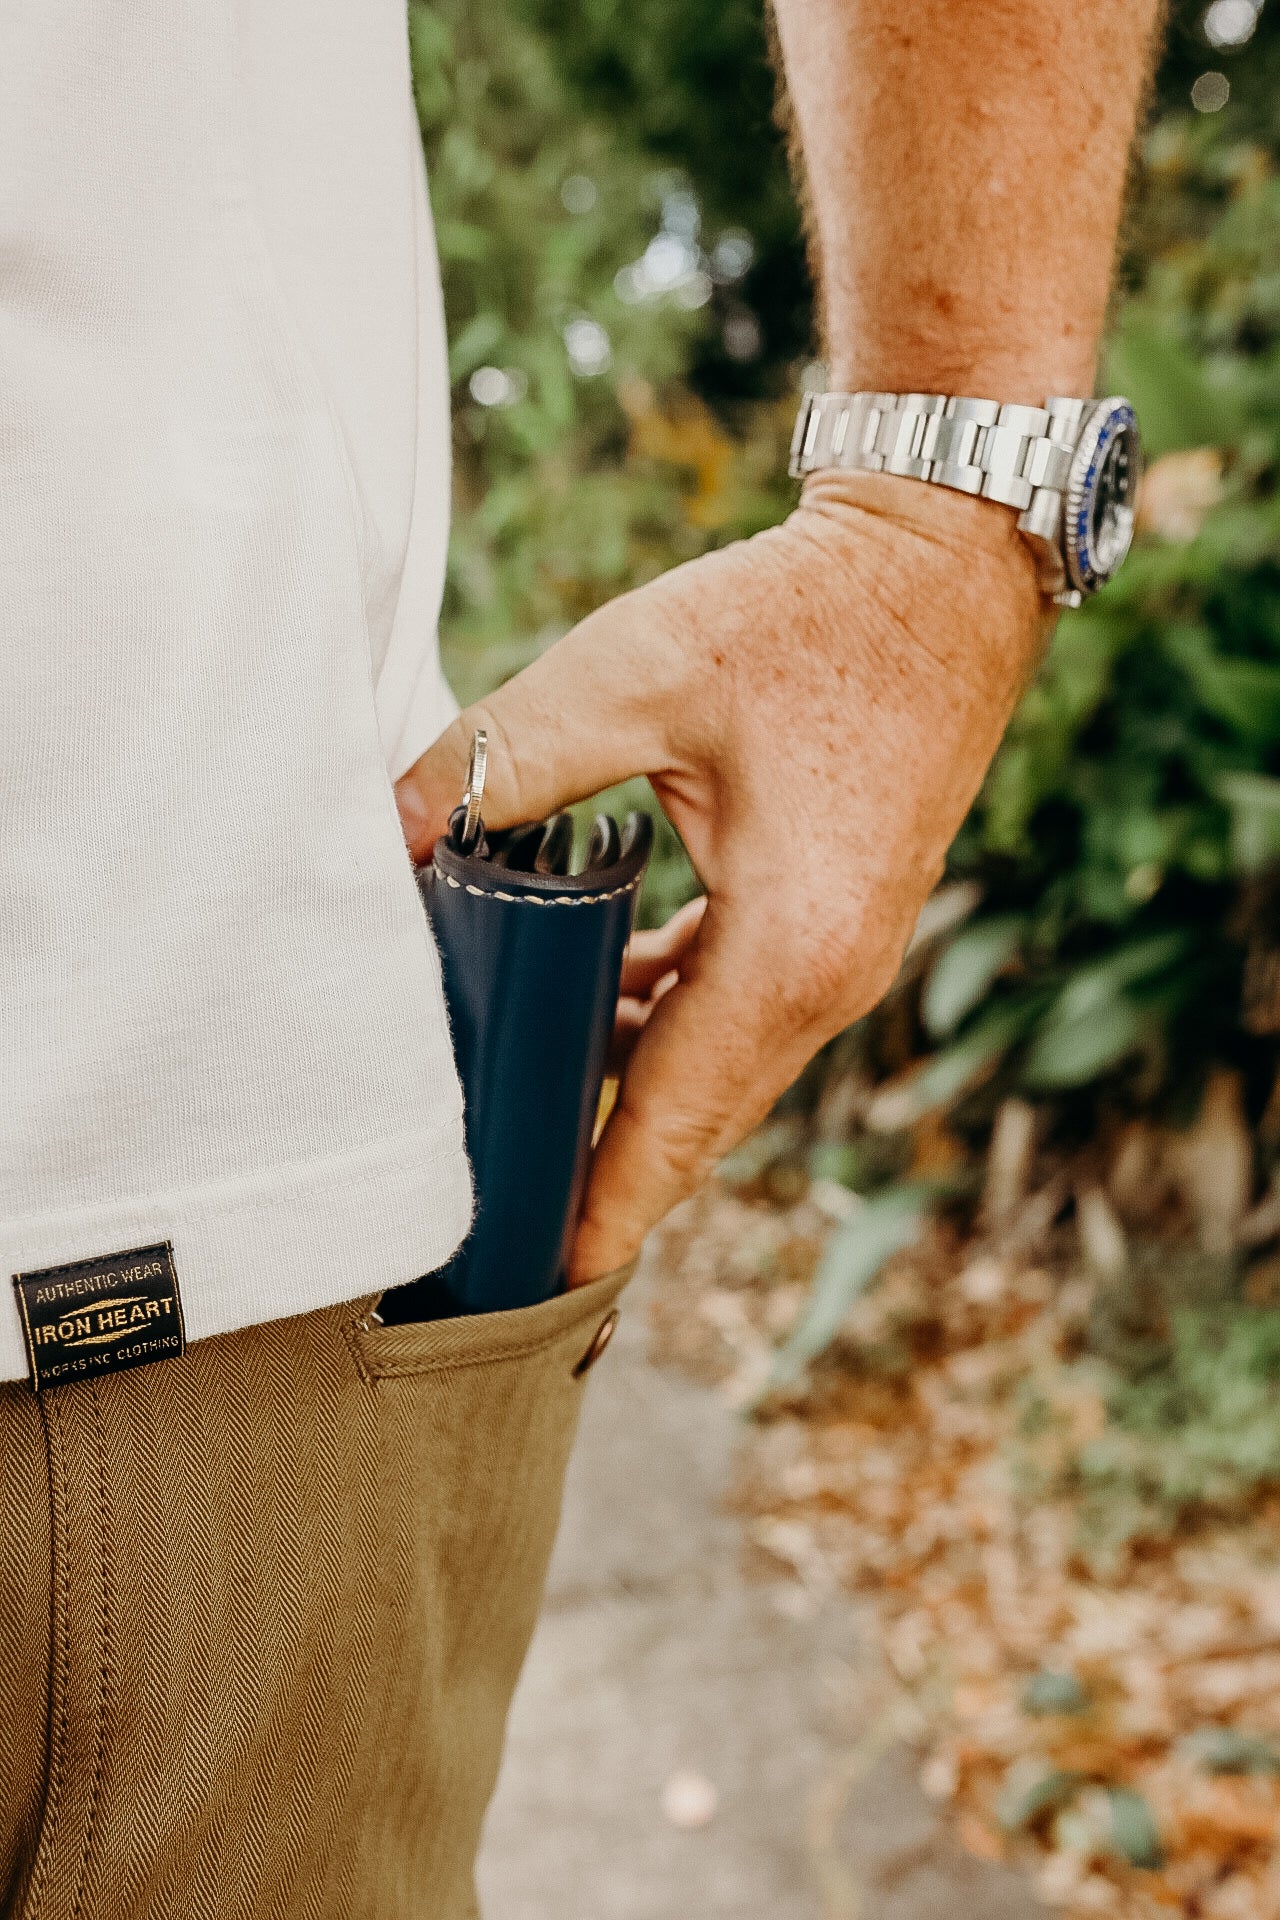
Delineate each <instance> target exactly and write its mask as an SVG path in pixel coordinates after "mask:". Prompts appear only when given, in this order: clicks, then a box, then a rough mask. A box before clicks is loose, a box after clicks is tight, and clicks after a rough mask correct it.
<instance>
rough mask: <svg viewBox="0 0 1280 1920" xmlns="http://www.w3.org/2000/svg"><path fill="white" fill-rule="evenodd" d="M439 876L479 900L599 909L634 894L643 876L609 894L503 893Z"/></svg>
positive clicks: (523, 904)
mask: <svg viewBox="0 0 1280 1920" xmlns="http://www.w3.org/2000/svg"><path fill="white" fill-rule="evenodd" d="M436 872H437V874H439V877H440V879H442V880H443V881H444V882H445V883H446V885H448V886H451V887H452V888H453V889H454V891H455V892H457V893H471V894H474V895H475V897H476V899H477V900H505V901H507V902H509V903H510V904H512V905H514V906H520V907H598V906H599V905H600V903H601V902H602V901H604V900H617V899H618V898H619V897H620V896H621V895H622V894H624V893H634V892H635V890H636V888H637V887H638V886H639V885H640V880H641V877H642V876H641V875H639V874H637V875H636V877H635V879H634V880H628V882H627V884H626V886H625V887H614V888H613V889H612V891H611V892H609V893H553V894H540V893H503V892H501V891H500V890H499V889H498V888H497V887H473V886H472V884H471V882H470V881H469V880H467V881H462V880H455V879H454V877H453V875H452V874H451V873H441V872H440V869H439V867H437V868H436Z"/></svg>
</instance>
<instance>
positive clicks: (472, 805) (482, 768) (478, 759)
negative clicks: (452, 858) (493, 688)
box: [457, 727, 489, 853]
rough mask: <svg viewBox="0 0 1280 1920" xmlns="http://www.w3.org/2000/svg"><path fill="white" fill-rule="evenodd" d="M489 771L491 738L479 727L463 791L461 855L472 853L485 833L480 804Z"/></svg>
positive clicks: (460, 831) (472, 740)
mask: <svg viewBox="0 0 1280 1920" xmlns="http://www.w3.org/2000/svg"><path fill="white" fill-rule="evenodd" d="M488 770H489V736H488V734H487V733H486V732H485V731H484V729H483V727H477V728H476V730H475V732H474V734H473V735H472V736H471V758H470V760H469V761H468V762H467V784H466V787H465V789H464V791H463V795H462V801H461V807H460V811H461V813H462V825H461V826H460V827H459V829H458V835H457V845H458V851H459V853H470V852H471V850H472V848H473V847H475V845H476V844H477V842H478V841H479V839H480V835H481V834H482V833H483V832H484V822H483V821H482V820H481V818H480V802H481V801H482V800H483V799H484V779H485V774H486V773H487V772H488Z"/></svg>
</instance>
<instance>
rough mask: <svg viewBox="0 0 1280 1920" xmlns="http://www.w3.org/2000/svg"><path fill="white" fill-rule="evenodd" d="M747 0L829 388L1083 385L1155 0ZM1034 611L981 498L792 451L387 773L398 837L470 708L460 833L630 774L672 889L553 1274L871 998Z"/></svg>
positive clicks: (891, 962)
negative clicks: (684, 548) (816, 278)
mask: <svg viewBox="0 0 1280 1920" xmlns="http://www.w3.org/2000/svg"><path fill="white" fill-rule="evenodd" d="M775 7H776V16H777V29H778V38H779V41H780V45H781V50H782V55H783V60H784V64H785V69H786V82H787V88H788V92H789V96H790V105H789V112H790V116H791V120H792V127H793V133H794V135H795V137H796V140H797V143H798V145H799V146H800V147H802V148H803V167H804V174H805V181H806V192H807V201H808V206H807V215H808V224H809V229H810V232H811V235H812V239H813V244H814V248H815V253H816V256H817V261H818V265H819V270H820V277H821V285H822V294H823V299H822V304H823V312H824V321H825V328H826V335H827V340H826V349H827V357H828V361H829V363H830V366H831V370H832V384H833V385H834V386H837V387H845V388H850V389H857V388H885V389H889V390H890V391H921V392H933V393H962V394H976V395H982V396H989V397H992V398H995V399H1000V400H1014V401H1027V402H1031V403H1033V404H1035V403H1039V402H1040V401H1042V400H1043V399H1044V398H1045V396H1046V395H1048V394H1052V393H1068V394H1069V393H1088V392H1090V391H1092V383H1093V375H1094V358H1095V355H1096V352H1097V345H1098V336H1099V332H1100V330H1101V326H1102V321H1103V316H1104V313H1105V310H1106V304H1107V297H1108V292H1109V287H1110V277H1111V260H1112V252H1113V248H1114V243H1115V232H1116V227H1117V224H1118V220H1119V213H1120V202H1121V195H1122V192H1123V185H1124V176H1125V169H1126V162H1127V157H1128V151H1129V147H1130V144H1131V141H1132V137H1133V129H1134V123H1135V118H1136V115H1137V111H1138V104H1139V100H1140V97H1141V95H1142V92H1143V88H1144V86H1145V84H1146V78H1147V74H1148V71H1149V65H1150V57H1151V45H1150V43H1151V40H1152V36H1153V32H1154V27H1155V18H1156V4H1155V0H1072V4H1071V5H1070V6H1066V5H1063V4H1062V0H965V4H964V5H956V4H951V5H941V4H939V0H895V4H892V5H891V4H889V0H878V3H877V4H875V5H873V4H871V0H775ZM996 180H998V181H999V183H1000V191H999V192H998V193H997V192H995V191H994V190H993V188H992V182H993V181H996ZM1046 632H1047V611H1046V608H1045V606H1044V604H1043V603H1042V601H1041V599H1040V596H1039V593H1038V590H1037V587H1036V582H1035V577H1034V569H1033V566H1032V561H1031V556H1030V553H1029V550H1028V548H1027V547H1026V545H1025V543H1024V542H1023V541H1022V539H1021V538H1020V536H1019V535H1018V533H1017V531H1016V527H1015V524H1014V516H1013V514H1012V513H1010V512H1009V511H1008V510H1006V509H1002V508H999V507H997V506H994V505H992V504H991V503H989V502H986V501H981V500H972V499H969V498H967V497H966V496H963V495H960V494H954V493H949V492H946V491H945V490H943V489H940V488H928V487H923V486H920V485H918V484H916V483H913V482H911V481H906V480H898V479H894V478H892V477H890V476H887V475H881V474H844V475H835V474H817V475H814V476H812V477H811V478H810V479H809V480H808V481H807V482H806V485H805V488H804V493H803V497H802V500H801V502H800V504H799V506H798V507H797V509H796V511H795V512H794V513H793V514H792V515H791V516H790V518H789V519H788V520H787V521H786V522H784V524H783V525H782V526H780V527H775V528H772V529H771V530H770V531H768V532H766V533H761V534H758V535H756V536H755V538H754V539H751V540H747V541H743V542H741V543H739V544H738V545H736V546H732V547H727V548H725V549H723V550H721V551H719V552H716V553H711V554H708V555H707V556H705V557H704V558H703V559H701V560H697V561H693V562H691V563H690V564H688V565H687V566H683V567H678V568H676V569H674V570H673V571H672V572H671V573H669V574H667V575H665V576H664V577H663V578H662V579H660V580H656V581H654V582H652V583H651V584H650V585H648V586H645V587H643V588H641V589H639V590H638V591H637V592H635V593H631V594H626V595H624V596H622V597H621V598H620V599H618V600H616V601H614V602H613V603H612V604H611V605H609V606H607V607H604V608H602V609H601V610H600V611H599V612H597V613H593V614H592V615H590V616H589V618H588V619H586V620H584V621H583V622H581V624H580V625H579V626H577V627H575V628H574V630H573V631H572V632H571V633H569V634H567V635H566V636H565V638H564V639H563V640H561V641H560V642H559V643H558V644H557V645H556V646H554V647H552V648H551V649H550V650H549V651H548V652H547V653H545V654H544V655H543V656H542V657H541V658H540V659H539V660H537V661H536V662H535V663H534V664H533V665H532V666H530V667H529V668H527V669H526V670H525V672H524V673H522V674H519V675H518V676H517V677H516V678H515V679H513V680H511V681H509V682H508V683H507V684H506V685H505V686H503V687H502V688H500V689H499V690H498V691H497V692H496V693H495V694H493V695H492V697H491V698H490V699H489V700H487V701H485V702H483V703H482V704H481V705H480V706H477V707H474V708H472V709H470V710H469V711H468V712H466V713H464V714H463V715H462V716H461V717H460V718H459V720H457V721H456V722H455V723H454V725H453V726H452V727H451V728H450V729H449V730H448V732H447V733H446V734H444V736H443V737H442V738H441V740H440V741H439V742H437V744H436V746H434V747H433V748H432V749H431V751H430V752H429V753H427V754H426V755H424V756H423V758H422V759H421V760H420V761H419V762H418V763H417V765H416V766H415V767H414V768H412V769H411V770H410V772H409V773H408V774H407V775H406V776H405V777H404V779H403V780H402V781H401V782H400V784H399V787H398V789H397V797H398V799H399V802H400V808H401V815H402V818H403V821H404V825H405V833H406V837H407V839H408V841H409V844H410V847H411V848H412V850H413V851H414V852H415V854H418V855H422V854H424V853H425V852H426V851H427V849H428V848H429V847H430V844H431V841H432V839H433V838H434V837H435V835H436V834H437V833H439V832H441V831H443V829H444V825H445V822H446V820H447V817H448V814H449V811H450V809H451V808H452V807H453V806H454V805H455V803H456V801H457V798H458V794H459V793H460V791H461V789H462V785H463V780H464V776H465V769H466V762H467V755H468V751H469V747H470V742H471V736H472V733H473V731H474V729H475V727H477V726H483V727H485V728H487V730H488V733H489V782H488V787H487V791H486V804H485V816H486V819H488V820H489V822H490V824H491V825H492V826H494V827H503V826H508V825H511V824H514V823H515V822H517V821H519V820H526V819H532V818H535V817H537V816H539V815H543V814H546V813H549V812H552V811H553V810H555V809H556V808H557V807H559V806H562V805H564V804H566V803H567V802H569V801H572V800H576V799H580V798H583V797H585V796H587V795H589V794H592V793H596V792H599V791H600V789H601V788H603V787H606V786H609V785H611V784H612V783H613V782H615V781H617V780H621V779H623V778H625V777H627V776H629V775H631V774H635V773H646V774H648V776H649V778H650V780H651V782H652V784H653V787H654V791H655V792H656V794H657V796H658V799H659V800H660V801H661V803H662V805H663V807H664V808H665V810H666V812H667V813H668V815H669V816H670V818H671V820H672V821H673V823H674V825H675V826H676V828H677V830H678V831H679V833H680V834H681V836H682V838H683V840H684V842H685V845H686V846H687V847H688V849H689V853H690V857H691V858H692V860H693V863H694V865H695V867H696V868H697V871H698V874H699V877H700V878H701V880H702V882H703V885H704V887H705V888H706V895H707V898H706V904H705V908H702V907H693V908H690V909H686V910H685V911H684V912H683V913H681V914H680V915H678V916H677V917H676V919H675V921H673V922H672V924H671V926H670V927H669V928H668V929H666V930H664V931H662V932H660V933H657V934H650V935H644V936H638V937H637V939H636V941H635V942H633V951H632V955H631V958H630V960H629V963H628V969H627V972H626V974H625V975H624V981H623V1002H622V1006H621V1008H620V1015H619V1046H620V1049H622V1050H623V1051H626V1050H629V1060H628V1063H627V1066H626V1071H625V1073H624V1076H623V1080H622V1087H621V1091H620V1095H619V1098H618V1102H617V1104H616V1106H615V1108H614V1111H613V1114H612V1117H611V1119H610V1121H609V1124H608V1126H607V1128H606V1130H605V1133H604V1135H603V1137H602V1140H601V1143H600V1146H599V1148H598V1149H597V1154H596V1161H595V1167H594V1170H593V1175H592V1181H591V1187H590V1191H589V1194H588V1200H587V1210H586V1214H585V1217H584V1220H583V1224H582V1228H581V1231H580V1234H579V1238H578V1244H577V1247H576V1249H575V1253H574V1263H573V1275H572V1277H573V1279H574V1280H575V1281H581V1280H585V1279H589V1278H590V1277H591V1276H592V1275H593V1274H597V1273H603V1272H606V1271H608V1270H609V1269H610V1268H612V1267H617V1266H619V1265H621V1264H622V1262H623V1261H624V1260H626V1259H627V1258H628V1257H629V1256H630V1254H631V1253H632V1252H633V1251H634V1249H635V1248H636V1247H637V1246H638V1244H639V1242H640V1240H641V1238H642V1236H643V1234H644V1233H645V1232H646V1231H647V1229H648V1228H649V1227H650V1226H651V1225H652V1224H653V1223H654V1221H656V1220H657V1219H659V1218H660V1217H661V1215H662V1214H663V1213H665V1212H666V1211H667V1209H668V1208H669V1207H670V1206H672V1205H673V1204H674V1203H675V1202H676V1201H677V1200H679V1199H681V1198H682V1197H683V1196H684V1195H685V1194H687V1193H688V1192H690V1191H691V1190H692V1188H693V1187H694V1186H695V1185H696V1184H697V1183H698V1181H699V1180H700V1179H702V1178H703V1177H704V1176H705V1174H706V1172H707V1171H708V1169H709V1168H710V1167H711V1166H712V1165H713V1164H714V1163H715V1161H716V1160H717V1159H718V1158H719V1157H720V1156H721V1155H722V1154H723V1153H725V1152H726V1151H727V1150H728V1148H729V1147H730V1146H731V1145H732V1144H733V1143H734V1142H735V1141H736V1140H738V1139H739V1138H741V1136H742V1134H743V1133H744V1132H745V1131H746V1130H747V1129H748V1128H749V1127H750V1126H751V1125H753V1124H754V1123H755V1122H756V1121H757V1120H758V1119H759V1118H760V1117H761V1116H762V1115H763V1114H764V1113H765V1112H767V1110H768V1108H769V1106H770V1105H771V1103H772V1102H773V1100H775V1099H776V1098H777V1096H778V1094H779V1093H781V1092H782V1091H783V1089H784V1088H785V1087H786V1086H787V1085H788V1084H789V1082H790V1081H791V1080H792V1079H793V1078H794V1077H795V1075H796V1074H797V1073H798V1072H799V1071H800V1069H801V1068H802V1067H803V1066H804V1064H805V1062H806V1061H807V1060H808V1059H809V1058H810V1057H811V1056H812V1055H813V1053H814V1052H815V1051H816V1050H817V1048H818V1047H819V1046H821V1045H822V1044H823V1043H824V1042H825V1041H826V1040H828V1039H829V1038H830V1037H831V1035H832V1034H834V1033H836V1032H838V1031H839V1030H840V1029H841V1028H842V1027H843V1026H846V1025H847V1024H848V1023H849V1022H850V1021H851V1020H853V1019H855V1018H856V1017H857V1016H858V1015H860V1014H861V1013H864V1012H865V1011H866V1010H867V1009H868V1008H869V1007H871V1006H873V1005H874V1004H875V1002H876V1000H878V999H879V998H880V996H881V995H882V994H883V993H884V991H885V989H886V988H887V987H888V986H889V984H890V982H891V981H892V978H893V975H894V972H895V970H896V968H897V965H898V962H899V960H900V957H901V954H902V950H903V947H904V946H905V943H906V941H907V939H908V938H909V936H910V933H911V929H912V926H913V925H914V922H915V918H916V915H917V914H918V912H919V910H920V907H921V905H922V904H923V902H924V900H925V898H926V896H927V895H928V893H929V891H930V889H931V888H932V887H933V885H934V884H935V883H936V881H937V879H938V876H939V874H940V873H941V871H942V863H943V860H944V858H945V855H946V850H947V847H948V846H949V844H950V842H951V839H952V837H953V836H954V834H955V831H956V829H957V828H958V826H959V825H960V822H961V821H962V819H963V818H964V815H965V813H966V811H967V810H968V807H969V806H970V804H971V802H972V800H973V797H974V795H975V794H976V792H977V789H978V786H979V784H980V782H981V780H982V777H983V774H984V773H985V771H986V768H987V765H988V763H989V761H990V759H991V756H992V755H993V753H994V752H995V749H996V747H997V746H998V744H999V741H1000V736H1001V734H1002V732H1003V730H1004V727H1005V725H1006V723H1007V720H1008V716H1009V714H1010V713H1011V712H1012V709H1013V706H1014V704H1015V702H1016V700H1017V698H1018V695H1019V693H1020V691H1021V689H1022V687H1023V686H1024V684H1025V682H1026V679H1027V677H1028V675H1029V674H1030V673H1031V672H1032V670H1033V669H1034V666H1035V663H1036V661H1037V659H1038V658H1039V654H1040V651H1041V648H1042V646H1043V643H1044V639H1045V636H1046Z"/></svg>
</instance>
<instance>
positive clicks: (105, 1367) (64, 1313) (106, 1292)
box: [13, 1241, 186, 1392]
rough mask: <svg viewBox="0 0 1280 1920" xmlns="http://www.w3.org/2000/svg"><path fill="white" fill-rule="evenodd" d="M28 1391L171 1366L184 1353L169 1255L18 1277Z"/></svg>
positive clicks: (145, 1254)
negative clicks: (153, 1364) (128, 1370)
mask: <svg viewBox="0 0 1280 1920" xmlns="http://www.w3.org/2000/svg"><path fill="white" fill-rule="evenodd" d="M13 1284H14V1287H15V1288H16V1290H17V1294H18V1311H19V1313H20V1314H21V1315H22V1330H23V1333H24V1334H25V1336H26V1342H27V1358H28V1359H29V1360H30V1362H31V1383H32V1385H33V1386H34V1387H35V1388H36V1391H37V1392H39V1390H40V1388H42V1387H56V1386H61V1385H63V1384H64V1383H65V1382H67V1381H71V1380H91V1379H95V1378H97V1376H98V1375H99V1374H103V1373H123V1372H124V1370H125V1369H126V1368H127V1367H145V1366H149V1365H150V1364H151V1362H152V1361H153V1360H172V1359H174V1358H175V1357H176V1356H177V1355H178V1354H180V1353H182V1352H183V1351H184V1350H185V1348H186V1335H185V1333H184V1330H183V1325H182V1302H181V1300H180V1299H179V1298H178V1276H177V1274H176V1273H175V1272H174V1268H173V1248H172V1247H171V1246H170V1245H169V1243H168V1242H167V1241H166V1242H165V1243H164V1245H163V1246H159V1247H131V1248H130V1249H129V1251H128V1252H127V1253H108V1254H104V1255H103V1256H102V1258H101V1259H98V1260H77V1261H76V1262H75V1263H74V1265H72V1266H69V1267H46V1268H45V1269H44V1270H43V1271H42V1272H40V1273H16V1274H15V1275H14V1276H13Z"/></svg>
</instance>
